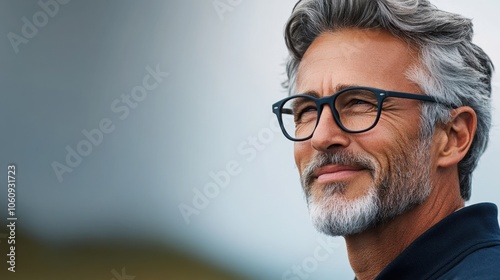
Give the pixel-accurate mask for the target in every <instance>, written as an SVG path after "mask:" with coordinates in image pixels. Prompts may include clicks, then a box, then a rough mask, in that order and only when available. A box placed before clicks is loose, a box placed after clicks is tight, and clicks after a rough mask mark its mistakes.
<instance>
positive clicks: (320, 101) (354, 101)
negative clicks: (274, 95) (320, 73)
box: [273, 87, 440, 141]
mask: <svg viewBox="0 0 500 280" xmlns="http://www.w3.org/2000/svg"><path fill="white" fill-rule="evenodd" d="M388 97H397V98H406V99H415V100H421V101H428V102H436V103H440V102H438V101H437V100H436V99H434V98H433V97H431V96H428V95H421V94H412V93H405V92H396V91H386V90H382V89H376V88H370V87H348V88H345V89H343V90H341V91H339V92H337V93H335V94H333V95H331V96H326V97H322V98H316V97H313V96H311V95H307V94H299V95H294V96H289V97H287V98H285V99H282V100H280V101H278V102H276V103H274V104H273V113H274V114H275V115H276V117H278V122H279V124H280V127H281V131H283V134H285V136H286V138H288V139H290V140H292V141H304V140H307V139H310V138H311V137H312V136H313V133H314V131H315V129H316V126H317V125H318V122H319V118H320V116H321V112H322V111H323V106H324V105H328V106H330V109H331V110H332V112H333V117H334V119H335V121H336V123H337V124H338V126H339V127H340V128H341V129H342V130H343V131H345V132H348V133H361V132H365V131H368V130H370V129H372V128H374V127H375V126H376V125H377V122H378V120H379V119H380V114H381V112H382V103H383V102H384V100H385V99H386V98H388Z"/></svg>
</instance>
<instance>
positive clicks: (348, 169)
mask: <svg viewBox="0 0 500 280" xmlns="http://www.w3.org/2000/svg"><path fill="white" fill-rule="evenodd" d="M362 170H364V168H362V167H359V166H350V165H337V164H335V165H327V166H323V167H320V168H318V169H317V170H316V172H314V178H315V179H316V180H317V181H318V183H329V182H336V181H345V180H347V179H350V178H352V177H353V176H355V175H356V173H357V172H359V171H362Z"/></svg>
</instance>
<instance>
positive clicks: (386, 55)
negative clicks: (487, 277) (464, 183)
mask: <svg viewBox="0 0 500 280" xmlns="http://www.w3.org/2000/svg"><path fill="white" fill-rule="evenodd" d="M417 56H418V53H417V52H416V51H415V50H413V49H411V48H410V47H409V46H408V45H407V44H406V43H404V42H403V41H400V40H398V39H396V38H395V37H393V36H391V35H390V34H388V33H386V32H382V31H366V30H365V31H361V30H357V29H349V30H342V31H337V32H335V33H324V34H323V35H321V36H319V37H318V38H316V40H315V41H314V42H313V43H312V44H311V46H310V47H309V49H308V50H307V52H306V53H305V55H304V57H303V59H302V62H301V64H300V67H299V70H298V75H297V86H296V88H297V92H298V93H305V92H309V93H314V94H316V95H318V96H319V97H323V96H329V95H331V94H333V93H335V92H336V91H338V90H339V89H340V88H343V87H346V86H368V87H375V88H380V89H385V90H391V91H402V92H410V93H419V92H420V89H419V87H418V86H417V85H415V84H414V83H412V82H411V81H410V80H408V79H407V77H406V75H405V74H406V73H407V72H408V70H409V69H411V67H413V66H415V65H416V63H417ZM419 105H420V103H419V101H416V100H409V99H401V98H388V99H386V100H385V101H384V104H383V111H382V114H381V117H380V120H379V122H378V124H377V126H375V127H374V128H373V129H371V130H369V131H367V132H363V133H359V134H350V133H346V132H344V131H342V130H341V129H340V128H339V126H338V125H337V124H336V123H335V120H334V118H333V115H332V112H331V110H330V109H329V108H328V107H327V106H325V107H324V108H323V111H322V114H321V117H320V121H319V123H318V126H317V127H316V130H315V132H314V135H313V137H312V138H311V139H310V140H307V141H303V142H296V143H295V161H296V164H297V166H298V168H299V172H300V173H301V180H302V185H303V187H304V191H305V192H306V196H307V201H308V205H309V211H310V214H311V218H312V220H313V222H314V224H315V226H316V227H317V229H318V230H320V231H322V232H324V233H327V234H330V235H349V234H354V233H358V232H361V231H363V230H365V229H366V228H368V227H370V226H373V225H375V224H377V223H379V222H381V221H384V220H387V219H391V218H393V217H395V216H397V215H399V214H401V213H404V212H405V211H407V210H408V209H411V207H413V206H415V205H417V204H420V203H422V202H423V201H424V200H425V199H426V198H427V196H428V195H429V193H430V190H431V186H430V181H429V180H430V179H429V176H430V175H429V172H430V171H429V170H430V160H431V158H430V152H429V143H428V141H421V140H420V139H419V135H420V134H419V132H420V106H419Z"/></svg>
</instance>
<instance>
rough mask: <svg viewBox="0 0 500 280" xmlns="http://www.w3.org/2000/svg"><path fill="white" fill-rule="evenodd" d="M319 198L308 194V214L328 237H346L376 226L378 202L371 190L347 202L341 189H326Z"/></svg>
mask: <svg viewBox="0 0 500 280" xmlns="http://www.w3.org/2000/svg"><path fill="white" fill-rule="evenodd" d="M326 192H327V193H329V194H327V193H325V194H323V196H322V197H321V198H319V199H315V198H314V196H313V195H312V194H311V195H310V196H309V197H308V198H307V200H308V207H309V215H310V217H311V220H312V223H313V225H314V227H315V228H316V229H317V230H318V231H319V232H322V233H324V234H327V235H330V236H346V235H352V234H356V233H359V232H362V231H364V230H366V229H368V228H370V227H372V226H373V225H375V224H376V223H377V217H379V211H380V201H379V199H378V197H377V192H376V191H375V189H374V188H373V187H371V188H370V189H369V190H368V192H367V193H366V194H365V195H363V196H361V197H358V198H354V199H347V198H346V197H345V184H344V187H342V186H339V185H336V186H331V185H330V186H328V187H326Z"/></svg>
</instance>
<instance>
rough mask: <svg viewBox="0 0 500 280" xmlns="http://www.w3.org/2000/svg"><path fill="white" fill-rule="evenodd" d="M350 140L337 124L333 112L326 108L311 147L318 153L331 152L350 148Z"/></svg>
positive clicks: (315, 131)
mask: <svg viewBox="0 0 500 280" xmlns="http://www.w3.org/2000/svg"><path fill="white" fill-rule="evenodd" d="M349 143H350V138H349V135H348V133H347V132H345V131H343V130H342V128H340V126H339V125H338V124H337V122H336V121H335V119H334V116H333V113H332V110H331V108H330V107H329V106H324V107H323V110H322V112H321V115H320V118H319V121H318V125H317V126H316V129H315V130H314V133H313V136H312V138H311V145H312V146H313V148H314V149H316V150H318V151H323V152H327V151H331V150H332V149H338V148H341V147H347V146H349Z"/></svg>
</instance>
